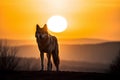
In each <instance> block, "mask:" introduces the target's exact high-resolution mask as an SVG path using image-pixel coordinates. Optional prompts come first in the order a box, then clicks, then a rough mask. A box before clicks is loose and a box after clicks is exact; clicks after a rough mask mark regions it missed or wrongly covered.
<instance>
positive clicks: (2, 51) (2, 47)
mask: <svg viewBox="0 0 120 80" xmlns="http://www.w3.org/2000/svg"><path fill="white" fill-rule="evenodd" d="M17 51H18V49H17V48H16V47H12V46H8V45H7V41H0V70H15V68H16V67H17V64H18V62H19V60H18V59H17V58H16V54H17Z"/></svg>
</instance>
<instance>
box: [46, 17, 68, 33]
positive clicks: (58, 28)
mask: <svg viewBox="0 0 120 80" xmlns="http://www.w3.org/2000/svg"><path fill="white" fill-rule="evenodd" d="M47 26H48V29H49V30H50V31H53V32H63V31H64V30H65V29H66V28H67V21H66V19H65V18H64V17H62V16H52V17H50V18H49V19H48V21H47Z"/></svg>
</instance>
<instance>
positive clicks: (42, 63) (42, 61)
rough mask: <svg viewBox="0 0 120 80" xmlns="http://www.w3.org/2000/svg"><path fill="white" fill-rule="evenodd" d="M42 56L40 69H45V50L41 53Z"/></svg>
mask: <svg viewBox="0 0 120 80" xmlns="http://www.w3.org/2000/svg"><path fill="white" fill-rule="evenodd" d="M40 57H41V70H40V71H43V70H44V53H43V52H41V53H40Z"/></svg>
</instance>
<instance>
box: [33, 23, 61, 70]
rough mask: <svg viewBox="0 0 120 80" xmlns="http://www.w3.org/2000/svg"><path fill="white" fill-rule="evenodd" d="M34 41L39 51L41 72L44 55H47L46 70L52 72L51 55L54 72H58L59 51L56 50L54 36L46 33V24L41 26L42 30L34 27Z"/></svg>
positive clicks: (56, 44)
mask: <svg viewBox="0 0 120 80" xmlns="http://www.w3.org/2000/svg"><path fill="white" fill-rule="evenodd" d="M35 37H36V41H37V44H38V48H39V51H40V57H41V71H43V70H44V53H47V58H48V63H47V70H48V71H51V70H52V62H51V55H52V58H53V62H54V64H55V67H56V71H59V63H60V60H59V49H58V41H57V38H56V37H55V36H52V35H50V34H49V33H48V29H47V24H45V25H44V26H43V28H41V27H39V25H38V24H37V25H36V32H35Z"/></svg>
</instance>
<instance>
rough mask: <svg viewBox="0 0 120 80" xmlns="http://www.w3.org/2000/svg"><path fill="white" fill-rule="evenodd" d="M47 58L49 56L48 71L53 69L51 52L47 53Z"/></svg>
mask: <svg viewBox="0 0 120 80" xmlns="http://www.w3.org/2000/svg"><path fill="white" fill-rule="evenodd" d="M47 58H48V64H47V71H52V62H51V53H47Z"/></svg>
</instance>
